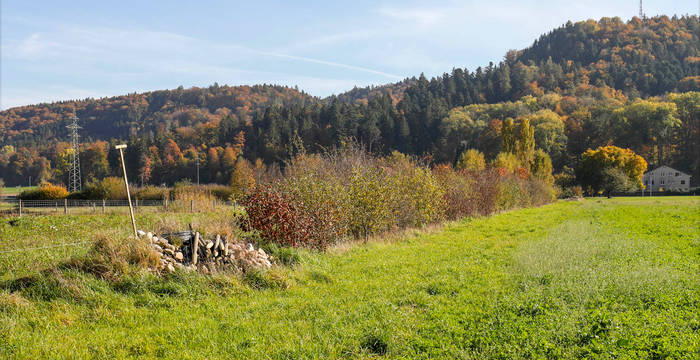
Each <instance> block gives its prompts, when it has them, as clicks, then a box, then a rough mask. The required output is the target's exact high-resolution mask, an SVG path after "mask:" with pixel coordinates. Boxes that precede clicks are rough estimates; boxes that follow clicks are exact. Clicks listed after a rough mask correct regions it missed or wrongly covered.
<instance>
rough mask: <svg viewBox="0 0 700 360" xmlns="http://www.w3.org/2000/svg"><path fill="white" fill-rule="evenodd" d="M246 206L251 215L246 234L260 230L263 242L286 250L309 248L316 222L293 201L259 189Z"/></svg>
mask: <svg viewBox="0 0 700 360" xmlns="http://www.w3.org/2000/svg"><path fill="white" fill-rule="evenodd" d="M243 205H244V206H245V208H246V212H247V213H248V221H247V222H246V223H245V225H244V227H245V228H246V230H248V231H250V230H258V231H260V233H261V234H260V235H262V237H263V238H265V239H267V240H269V241H272V242H275V243H278V244H280V245H284V246H295V247H300V246H308V245H309V244H311V243H312V238H313V219H312V218H311V217H310V216H308V215H307V214H306V213H305V212H304V211H303V210H302V208H301V207H299V206H297V205H296V204H295V203H294V202H293V201H292V200H291V199H290V198H289V197H287V196H285V195H284V194H282V193H281V192H279V191H277V190H275V189H273V188H272V187H269V186H268V187H258V188H256V189H255V190H254V191H253V192H252V193H251V194H250V195H249V196H247V197H246V198H245V199H244V201H243Z"/></svg>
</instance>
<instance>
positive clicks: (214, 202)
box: [212, 199, 216, 211]
mask: <svg viewBox="0 0 700 360" xmlns="http://www.w3.org/2000/svg"><path fill="white" fill-rule="evenodd" d="M212 207H213V210H214V211H216V199H214V201H213V206H212Z"/></svg>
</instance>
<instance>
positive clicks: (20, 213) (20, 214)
mask: <svg viewBox="0 0 700 360" xmlns="http://www.w3.org/2000/svg"><path fill="white" fill-rule="evenodd" d="M19 217H22V199H19Z"/></svg>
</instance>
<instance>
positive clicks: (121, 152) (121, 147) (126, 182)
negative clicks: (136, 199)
mask: <svg viewBox="0 0 700 360" xmlns="http://www.w3.org/2000/svg"><path fill="white" fill-rule="evenodd" d="M115 148H116V149H118V150H119V157H121V159H122V170H124V186H125V187H126V198H127V199H128V200H129V213H130V214H131V225H132V226H133V227H134V236H135V237H137V238H138V237H139V233H138V232H137V231H136V219H134V207H133V206H132V205H131V193H129V179H128V178H127V177H126V163H125V162H124V149H126V145H124V144H122V145H117V146H116V147H115Z"/></svg>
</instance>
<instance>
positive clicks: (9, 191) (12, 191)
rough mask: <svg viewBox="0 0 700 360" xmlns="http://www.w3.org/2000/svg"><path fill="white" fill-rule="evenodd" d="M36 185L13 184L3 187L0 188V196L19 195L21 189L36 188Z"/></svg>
mask: <svg viewBox="0 0 700 360" xmlns="http://www.w3.org/2000/svg"><path fill="white" fill-rule="evenodd" d="M36 188H37V187H36V186H13V187H4V188H2V189H0V196H5V195H7V196H10V195H12V196H14V195H19V194H21V193H22V191H26V190H34V189H36Z"/></svg>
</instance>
